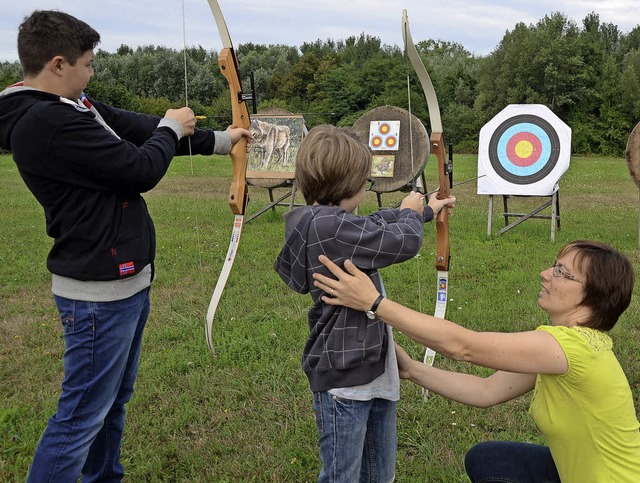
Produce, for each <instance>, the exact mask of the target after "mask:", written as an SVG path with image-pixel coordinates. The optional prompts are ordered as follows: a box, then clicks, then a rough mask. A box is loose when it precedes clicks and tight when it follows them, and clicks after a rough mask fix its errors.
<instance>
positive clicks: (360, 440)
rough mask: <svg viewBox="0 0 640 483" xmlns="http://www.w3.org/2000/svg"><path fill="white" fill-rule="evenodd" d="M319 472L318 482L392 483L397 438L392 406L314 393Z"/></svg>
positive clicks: (380, 401) (385, 401) (384, 402)
mask: <svg viewBox="0 0 640 483" xmlns="http://www.w3.org/2000/svg"><path fill="white" fill-rule="evenodd" d="M313 399H314V405H313V409H314V411H315V414H316V424H317V427H318V435H319V439H318V442H319V445H320V459H321V460H322V470H321V471H320V476H319V477H318V481H319V482H330V483H339V482H345V483H354V482H361V483H364V482H381V483H383V482H384V483H386V482H390V481H393V479H394V476H395V465H396V451H397V435H396V403H395V401H387V400H386V399H372V400H370V401H354V400H351V399H342V398H339V397H336V396H334V395H332V394H330V393H329V392H327V391H325V392H314V393H313Z"/></svg>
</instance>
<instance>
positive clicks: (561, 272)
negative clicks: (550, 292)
mask: <svg viewBox="0 0 640 483" xmlns="http://www.w3.org/2000/svg"><path fill="white" fill-rule="evenodd" d="M553 276H554V277H562V278H566V279H567V280H571V281H572V282H578V283H584V280H578V279H577V278H576V277H574V276H573V275H571V274H570V273H569V272H567V271H566V270H565V269H564V267H563V266H561V265H558V260H556V261H555V262H553Z"/></svg>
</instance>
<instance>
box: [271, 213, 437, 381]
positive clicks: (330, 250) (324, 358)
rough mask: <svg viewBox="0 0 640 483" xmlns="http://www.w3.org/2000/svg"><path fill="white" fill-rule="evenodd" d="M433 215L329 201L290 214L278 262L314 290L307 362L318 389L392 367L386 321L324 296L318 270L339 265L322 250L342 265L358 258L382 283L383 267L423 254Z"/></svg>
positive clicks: (293, 283)
mask: <svg viewBox="0 0 640 483" xmlns="http://www.w3.org/2000/svg"><path fill="white" fill-rule="evenodd" d="M431 219H433V211H432V210H431V208H429V207H428V206H427V207H425V210H424V215H421V214H420V213H418V212H416V211H414V210H411V209H403V210H400V209H388V210H380V211H378V212H376V213H373V214H371V215H368V216H357V215H353V214H351V213H349V212H347V211H345V210H343V209H342V208H339V207H335V206H326V205H314V206H305V207H302V208H298V209H296V210H293V211H291V212H289V213H287V214H286V215H285V222H286V243H285V245H284V247H283V248H282V250H281V251H280V254H279V255H278V258H277V260H276V262H275V269H276V271H277V272H278V274H279V275H280V277H281V278H282V280H283V281H284V282H285V283H286V284H287V285H288V286H289V287H290V288H291V289H293V290H295V291H296V292H299V293H308V292H310V293H311V297H312V299H313V306H312V307H311V309H310V310H309V330H310V334H309V339H308V340H307V343H306V344H305V347H304V351H303V354H302V368H303V370H304V371H305V373H306V375H307V377H308V378H309V384H310V386H311V390H312V391H327V390H329V389H333V388H339V387H350V386H359V385H362V384H367V383H369V382H371V381H372V380H374V379H375V378H376V377H378V376H379V375H380V374H382V373H383V372H384V362H385V356H386V351H387V346H388V344H387V334H386V330H385V324H384V323H383V322H382V321H381V320H378V319H375V320H370V319H368V318H367V316H366V315H365V313H364V312H360V311H355V310H352V309H349V308H346V307H339V306H333V305H328V304H324V303H323V302H322V300H321V299H320V297H321V296H322V295H323V292H322V291H321V290H320V289H318V288H316V287H315V286H314V285H313V277H312V274H313V273H314V272H320V273H323V274H325V275H328V276H331V273H330V272H329V271H328V270H327V269H326V268H325V267H324V265H322V264H321V263H320V262H319V261H318V256H319V255H321V254H322V255H326V256H327V257H328V258H329V259H331V260H332V261H334V262H335V263H337V264H338V265H340V266H342V264H343V262H344V260H346V259H350V260H351V261H352V262H353V263H354V264H355V265H356V266H357V267H358V268H360V269H361V270H363V271H364V272H365V273H367V274H368V275H369V277H371V280H372V281H373V283H374V284H375V285H376V287H377V288H378V290H381V289H382V285H381V282H380V275H379V274H378V269H379V268H383V267H387V266H389V265H392V264H394V263H400V262H403V261H405V260H408V259H410V258H413V257H414V256H415V255H417V253H418V251H419V249H420V245H421V244H422V237H423V224H424V222H425V221H430V220H431Z"/></svg>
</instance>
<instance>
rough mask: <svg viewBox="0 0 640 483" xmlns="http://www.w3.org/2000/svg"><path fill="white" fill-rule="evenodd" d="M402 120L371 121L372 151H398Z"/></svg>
mask: <svg viewBox="0 0 640 483" xmlns="http://www.w3.org/2000/svg"><path fill="white" fill-rule="evenodd" d="M399 136H400V121H371V123H370V125H369V147H370V148H371V150H372V151H397V150H398V138H399Z"/></svg>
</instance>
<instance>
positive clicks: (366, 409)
mask: <svg viewBox="0 0 640 483" xmlns="http://www.w3.org/2000/svg"><path fill="white" fill-rule="evenodd" d="M370 170H371V153H370V151H369V148H368V147H367V146H365V145H364V144H362V143H361V142H360V141H359V140H358V139H357V138H356V137H355V136H353V135H352V134H351V133H350V132H349V131H347V130H345V129H341V128H336V127H333V126H329V125H323V126H317V127H315V128H313V129H312V130H311V131H310V132H309V134H308V135H307V136H306V137H305V139H304V140H303V142H302V144H301V145H300V149H299V151H298V155H297V159H296V183H297V186H298V189H299V190H300V191H301V192H302V194H303V195H304V197H305V200H306V202H307V206H305V207H302V208H298V209H296V210H293V211H291V212H289V213H287V214H286V215H285V235H286V243H285V246H284V247H283V248H282V250H281V252H280V254H279V255H278V258H277V260H276V263H275V269H276V271H277V272H278V274H279V275H280V277H281V278H282V280H283V281H284V282H285V283H286V284H287V285H288V286H289V287H290V288H291V289H293V290H295V291H296V292H299V293H307V292H310V293H311V297H312V299H313V306H312V307H311V309H310V310H309V329H310V335H309V338H308V340H307V343H306V344H305V347H304V351H303V355H302V368H303V370H304V371H305V373H306V375H307V377H308V379H309V385H310V388H311V390H312V391H313V397H314V411H315V414H316V423H317V427H318V434H319V445H320V458H321V460H322V470H321V471H320V476H319V479H318V481H323V482H324V481H327V482H338V481H344V482H353V481H380V482H385V481H392V480H393V479H394V476H395V459H396V446H397V444H396V401H398V400H399V398H400V378H399V375H398V367H397V362H396V355H395V351H394V350H393V348H394V345H393V334H392V332H391V327H388V326H387V325H386V324H385V323H384V322H383V321H381V320H380V319H378V318H377V317H376V316H375V307H372V310H370V311H368V312H366V313H365V312H359V311H355V310H352V309H349V308H346V307H339V306H333V305H328V304H325V303H323V302H322V300H321V297H322V295H323V292H322V291H321V290H320V289H318V288H316V287H315V286H314V284H313V278H312V275H313V273H314V272H321V273H323V274H325V275H330V273H329V271H328V270H327V269H326V268H325V267H324V266H323V265H322V264H321V263H319V262H318V256H319V255H326V256H327V257H328V258H330V259H331V260H332V261H333V262H335V263H337V264H339V265H341V264H342V262H343V261H344V260H346V259H350V260H352V261H353V263H354V264H355V265H356V266H358V267H359V268H360V269H361V270H364V271H365V272H366V273H367V274H368V275H369V277H370V278H371V280H372V281H373V283H374V284H375V286H376V287H377V288H378V290H380V292H381V293H384V288H383V285H382V280H381V278H380V274H379V273H378V269H379V268H382V267H387V266H389V265H392V264H394V263H400V262H403V261H405V260H408V259H410V258H413V257H415V256H416V255H417V254H418V252H419V250H420V246H421V244H422V237H423V224H424V223H425V222H427V221H431V220H432V219H433V218H434V216H435V215H436V214H437V213H438V212H439V211H440V210H441V209H443V208H444V207H445V206H448V205H453V204H454V202H455V198H454V197H450V198H447V199H445V200H438V199H436V197H435V196H432V197H431V199H430V200H429V204H428V205H427V206H425V205H424V202H423V200H424V196H423V195H421V194H420V193H417V192H412V193H410V194H409V195H408V196H406V197H405V198H404V200H403V201H402V203H401V204H400V207H399V208H397V209H383V210H380V211H378V212H376V213H373V214H371V215H368V216H357V215H354V214H353V212H354V211H355V210H356V208H357V207H358V205H359V204H360V202H361V201H362V199H363V197H364V193H365V185H366V183H367V177H368V176H369V173H370ZM374 305H376V304H374Z"/></svg>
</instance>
